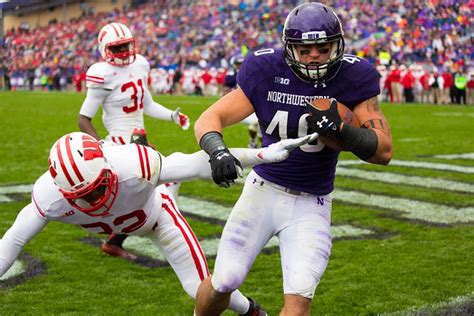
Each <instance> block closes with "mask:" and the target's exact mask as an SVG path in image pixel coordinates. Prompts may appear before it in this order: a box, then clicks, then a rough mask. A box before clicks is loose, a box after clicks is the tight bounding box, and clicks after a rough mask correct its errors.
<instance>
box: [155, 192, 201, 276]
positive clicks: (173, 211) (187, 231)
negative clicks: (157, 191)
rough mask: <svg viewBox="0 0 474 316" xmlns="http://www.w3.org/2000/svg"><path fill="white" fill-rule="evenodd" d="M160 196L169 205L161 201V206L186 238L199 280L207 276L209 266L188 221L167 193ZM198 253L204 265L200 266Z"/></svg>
mask: <svg viewBox="0 0 474 316" xmlns="http://www.w3.org/2000/svg"><path fill="white" fill-rule="evenodd" d="M161 197H162V198H163V199H164V200H165V201H166V202H168V203H169V204H170V205H171V206H170V205H168V204H167V203H163V205H162V206H163V208H164V209H165V210H166V212H167V213H168V214H169V215H170V216H171V217H172V218H173V221H174V223H175V225H176V226H177V227H178V228H179V230H181V233H182V234H183V237H184V239H185V240H186V243H187V244H188V247H189V250H190V251H191V256H192V257H193V260H194V264H195V266H196V269H197V271H198V274H199V278H200V279H201V281H202V280H204V279H205V278H206V277H208V276H209V268H208V266H207V261H206V257H205V256H204V252H203V251H202V249H201V245H200V244H199V242H198V240H197V238H196V236H195V235H194V232H193V231H192V229H191V227H189V224H188V222H186V220H185V219H184V217H183V216H182V215H181V214H180V213H179V212H178V211H177V209H176V206H175V205H174V203H173V200H171V198H170V197H169V196H168V195H166V194H163V193H161ZM178 218H179V219H181V220H182V221H183V222H184V223H185V225H186V227H183V226H182V225H181V224H180V223H179V221H178ZM188 234H189V235H191V237H192V238H193V240H194V242H195V243H196V245H197V249H198V252H199V253H197V252H196V249H195V248H194V246H193V244H192V243H191V240H190V239H189V236H188ZM199 255H200V256H201V258H202V260H203V261H204V267H203V266H202V264H201V262H200V260H199Z"/></svg>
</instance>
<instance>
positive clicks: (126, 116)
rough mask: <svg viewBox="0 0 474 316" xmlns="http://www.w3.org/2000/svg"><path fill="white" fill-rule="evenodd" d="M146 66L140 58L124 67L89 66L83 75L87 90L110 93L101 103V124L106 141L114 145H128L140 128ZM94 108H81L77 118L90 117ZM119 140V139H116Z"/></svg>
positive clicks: (146, 82) (146, 81)
mask: <svg viewBox="0 0 474 316" xmlns="http://www.w3.org/2000/svg"><path fill="white" fill-rule="evenodd" d="M149 72H150V64H149V63H148V61H147V60H146V59H145V57H143V56H142V55H138V54H137V55H136V60H135V61H134V62H133V63H132V64H130V65H128V66H122V67H119V66H114V65H111V64H109V63H107V62H98V63H95V64H93V65H92V66H91V67H90V68H89V69H88V70H87V74H86V86H87V88H88V89H104V90H107V91H110V93H109V94H108V95H107V97H106V98H105V100H104V101H103V104H102V107H103V114H102V122H103V124H104V127H105V128H106V129H107V131H108V132H109V137H108V138H112V137H114V138H117V139H110V140H112V141H114V142H116V143H122V144H125V143H129V141H130V136H131V134H132V132H133V129H134V128H144V123H143V108H144V96H145V92H146V91H148V76H149ZM98 106H99V105H96V104H93V105H92V104H91V105H90V106H89V107H87V106H83V107H82V108H81V111H80V114H81V115H85V116H87V117H90V118H92V117H94V116H95V114H96V112H97V110H98ZM119 138H121V139H119Z"/></svg>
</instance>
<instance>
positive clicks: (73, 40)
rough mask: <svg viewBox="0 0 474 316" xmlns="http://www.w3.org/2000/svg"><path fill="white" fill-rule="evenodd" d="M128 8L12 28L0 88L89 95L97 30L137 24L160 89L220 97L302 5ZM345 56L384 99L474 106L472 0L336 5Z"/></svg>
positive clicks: (276, 42) (273, 0) (346, 0)
mask: <svg viewBox="0 0 474 316" xmlns="http://www.w3.org/2000/svg"><path fill="white" fill-rule="evenodd" d="M139 2H141V4H140V5H138V6H135V7H129V8H124V9H123V10H122V11H118V10H116V11H112V12H108V13H98V14H95V13H90V14H86V15H84V16H83V17H81V18H79V19H73V20H70V21H68V22H67V23H63V22H52V23H50V25H48V26H47V27H42V28H36V29H33V28H31V27H30V26H28V25H22V27H20V28H18V29H14V30H6V32H5V37H4V39H3V43H1V44H2V45H1V48H0V49H1V51H0V62H1V63H0V78H1V79H0V88H3V89H32V90H33V89H43V90H76V91H83V89H84V78H85V72H86V70H87V68H88V66H90V65H92V64H93V63H95V62H97V61H98V60H99V59H100V55H99V53H98V51H97V46H96V43H97V40H96V38H97V33H98V31H99V30H100V28H101V27H102V26H103V25H105V24H107V23H109V22H114V21H115V22H121V23H124V24H126V25H128V26H129V27H130V29H131V30H132V32H133V34H134V35H135V37H136V38H137V43H138V48H139V53H141V54H142V55H144V56H145V57H146V58H147V59H148V60H149V61H150V64H151V68H152V72H151V75H150V78H151V82H150V85H151V87H152V90H153V91H154V92H155V93H176V94H202V95H220V94H221V93H222V86H223V83H224V80H225V77H226V75H229V73H232V72H233V71H234V69H233V68H232V67H231V65H230V63H229V60H230V59H231V57H233V56H236V55H246V54H247V53H249V52H252V51H255V50H258V49H261V48H267V47H274V48H278V47H282V42H281V34H282V29H283V22H284V20H285V18H286V16H287V14H288V13H289V11H290V10H291V9H292V8H293V7H294V6H295V5H297V4H299V3H300V2H301V1H282V0H267V1H251V0H248V1H242V0H241V1H232V0H231V1H225V2H223V1H219V0H207V1H202V0H198V1H182V0H176V1H139ZM322 2H323V3H325V4H328V5H330V6H332V7H334V8H335V9H336V11H337V13H338V15H339V17H340V18H341V21H342V25H343V28H344V31H345V38H346V45H347V46H346V53H350V54H354V55H357V56H360V57H364V58H367V59H368V60H369V61H370V62H371V63H373V64H374V65H376V66H377V68H378V70H379V72H380V74H381V84H382V85H381V87H382V88H384V93H383V94H382V95H381V98H382V99H383V100H387V101H392V102H414V101H416V102H430V103H444V104H448V103H464V104H466V103H468V104H474V96H473V92H474V64H473V60H474V58H473V57H474V33H473V28H472V26H473V20H474V17H473V14H472V12H473V8H474V2H473V1H471V0H423V1H417V0H410V1H405V0H394V1H370V0H365V1H363V0H352V1H350V0H333V1H322Z"/></svg>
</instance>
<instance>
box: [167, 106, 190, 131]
mask: <svg viewBox="0 0 474 316" xmlns="http://www.w3.org/2000/svg"><path fill="white" fill-rule="evenodd" d="M180 110H181V108H177V109H176V110H174V112H173V113H171V119H172V120H173V122H175V123H176V124H178V125H179V126H181V129H182V130H184V131H185V130H187V129H188V128H189V117H188V116H187V115H186V114H183V113H181V112H180Z"/></svg>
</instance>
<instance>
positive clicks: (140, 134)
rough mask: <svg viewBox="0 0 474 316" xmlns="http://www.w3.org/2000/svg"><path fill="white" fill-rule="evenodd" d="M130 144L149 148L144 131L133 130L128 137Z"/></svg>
mask: <svg viewBox="0 0 474 316" xmlns="http://www.w3.org/2000/svg"><path fill="white" fill-rule="evenodd" d="M130 144H139V145H143V146H148V147H152V146H150V144H149V143H148V140H147V137H146V132H145V130H144V129H139V128H135V129H134V130H133V132H132V135H131V136H130Z"/></svg>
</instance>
